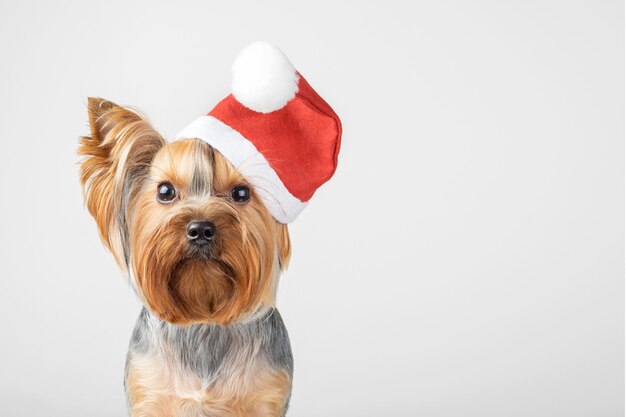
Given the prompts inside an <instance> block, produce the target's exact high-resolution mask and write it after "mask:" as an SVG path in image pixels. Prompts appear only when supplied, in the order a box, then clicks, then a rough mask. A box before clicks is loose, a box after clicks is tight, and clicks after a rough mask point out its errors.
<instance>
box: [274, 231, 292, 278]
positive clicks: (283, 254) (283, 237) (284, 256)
mask: <svg viewBox="0 0 626 417" xmlns="http://www.w3.org/2000/svg"><path fill="white" fill-rule="evenodd" d="M276 227H277V231H276V232H277V233H276V236H277V239H278V264H279V265H280V269H281V271H282V270H285V269H287V265H289V259H290V258H291V240H290V239H289V229H288V228H287V225H286V224H282V223H276Z"/></svg>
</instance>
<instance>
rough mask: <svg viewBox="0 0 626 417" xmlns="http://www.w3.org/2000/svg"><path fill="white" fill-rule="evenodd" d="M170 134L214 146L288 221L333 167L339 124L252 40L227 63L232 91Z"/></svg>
mask: <svg viewBox="0 0 626 417" xmlns="http://www.w3.org/2000/svg"><path fill="white" fill-rule="evenodd" d="M177 138H198V139H202V140H204V141H206V142H207V143H209V144H210V145H211V146H213V147H214V148H215V149H217V150H218V151H219V152H220V153H222V155H224V156H225V157H226V158H227V159H228V160H229V161H230V162H231V163H232V164H233V165H234V166H235V168H237V169H238V170H239V171H240V172H241V173H242V174H243V175H244V176H245V177H246V179H247V180H248V181H249V182H250V183H251V184H252V186H253V187H254V190H255V192H256V194H257V195H258V196H259V197H260V198H261V200H262V201H263V203H264V204H265V206H266V207H267V209H268V210H269V211H270V213H271V214H272V215H273V216H274V218H275V219H276V220H278V221H279V222H281V223H289V222H291V221H293V220H294V219H295V218H296V216H297V215H298V214H299V213H300V212H301V211H302V210H303V209H304V207H306V205H307V203H308V201H309V200H310V198H311V197H312V196H313V194H314V193H315V191H316V190H317V189H318V188H319V187H320V186H321V185H322V184H323V183H325V182H326V181H328V180H329V179H330V177H331V176H332V175H333V173H334V172H335V169H336V167H337V155H338V153H339V146H340V143H341V122H340V120H339V117H338V116H337V115H336V114H335V112H334V111H333V109H332V108H331V107H330V106H329V105H328V104H327V103H326V102H325V101H324V100H323V99H322V98H321V97H320V96H319V95H318V94H317V93H316V92H315V91H314V90H313V89H312V88H311V86H310V85H309V83H307V82H306V80H305V79H304V78H303V77H302V75H300V73H298V72H297V71H296V69H295V68H294V67H293V65H292V64H291V62H289V60H288V59H287V57H286V56H285V55H284V54H283V53H282V52H281V51H280V50H279V49H278V48H276V47H274V46H273V45H271V44H268V43H266V42H255V43H253V44H251V45H249V46H248V47H246V48H245V49H244V50H243V51H242V52H241V53H240V54H239V56H238V57H237V59H236V60H235V63H234V64H233V81H232V94H230V95H229V96H228V97H226V98H225V99H223V100H222V101H221V102H220V103H218V105H217V106H215V108H213V110H211V111H210V112H209V113H208V114H207V115H206V116H201V117H199V118H198V119H196V120H194V121H193V122H192V123H191V124H189V125H188V126H187V127H186V128H184V129H183V130H182V131H181V132H180V133H179V134H178V136H177Z"/></svg>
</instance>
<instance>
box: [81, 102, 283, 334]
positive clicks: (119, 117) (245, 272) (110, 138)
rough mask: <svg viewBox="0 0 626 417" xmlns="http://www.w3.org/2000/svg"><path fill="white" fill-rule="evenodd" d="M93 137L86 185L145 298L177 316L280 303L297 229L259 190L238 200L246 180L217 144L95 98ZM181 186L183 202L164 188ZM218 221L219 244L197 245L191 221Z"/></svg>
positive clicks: (193, 318) (87, 148)
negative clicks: (168, 130) (163, 129)
mask: <svg viewBox="0 0 626 417" xmlns="http://www.w3.org/2000/svg"><path fill="white" fill-rule="evenodd" d="M89 121H90V125H91V137H84V138H82V140H81V147H80V150H79V153H80V154H81V155H83V156H84V159H83V161H82V165H81V182H82V184H83V186H84V191H85V200H86V202H87V207H88V208H89V211H90V212H91V214H92V215H93V216H94V218H95V219H96V223H97V224H98V229H99V231H100V236H101V237H102V239H103V241H104V243H105V245H106V246H107V247H108V248H109V249H110V250H111V252H112V253H113V255H114V256H115V258H116V260H117V261H118V263H119V264H120V265H121V266H122V267H123V268H126V269H128V270H130V272H131V273H132V275H133V276H134V278H135V281H136V282H135V284H136V287H137V289H138V290H139V293H140V295H141V296H142V298H143V299H144V301H145V302H146V304H147V305H148V306H149V307H150V309H151V310H152V311H153V312H154V313H155V314H156V315H158V316H159V317H160V318H161V319H164V320H167V321H169V322H172V323H180V324H187V323H195V322H217V323H222V324H227V323H231V322H234V321H238V320H241V319H243V318H244V317H246V316H247V315H249V314H251V313H253V312H255V311H256V310H258V309H259V308H260V307H263V306H268V307H269V306H272V305H273V303H274V298H275V289H276V280H277V278H278V273H279V271H280V269H281V268H284V267H286V265H287V263H288V261H289V255H290V244H289V234H288V231H287V226H286V225H284V224H281V223H278V222H277V221H276V220H274V219H273V218H272V217H271V215H270V214H269V213H268V211H267V210H266V208H265V207H264V206H263V203H262V202H261V201H260V200H259V199H258V198H257V196H256V195H255V193H254V190H253V189H252V188H250V190H251V199H250V201H248V202H247V203H244V204H237V203H235V202H234V201H232V199H231V198H230V192H231V190H232V188H233V187H235V186H239V185H247V182H246V179H245V178H243V177H242V176H241V174H240V173H239V172H238V171H237V170H236V169H235V168H234V167H233V166H232V165H231V164H230V163H229V162H228V161H227V160H226V159H225V158H224V157H223V156H222V155H221V154H220V153H219V152H217V151H216V150H215V149H213V148H211V147H210V146H209V145H207V144H206V143H204V142H201V141H199V140H196V139H185V140H181V141H177V142H174V143H169V144H168V143H166V142H165V141H164V140H163V139H162V138H161V136H160V135H159V134H158V133H156V132H155V131H154V129H152V127H150V125H149V124H148V123H147V122H146V121H145V120H144V119H142V118H141V117H140V116H138V115H137V114H136V113H133V112H131V111H129V110H127V109H124V108H122V107H119V106H117V105H115V104H113V103H111V102H108V101H104V100H102V99H89ZM163 182H169V183H171V184H172V185H173V186H174V187H175V189H176V193H177V197H176V199H175V200H174V201H172V202H170V203H168V204H163V203H161V202H159V201H158V200H157V198H156V192H157V187H158V186H159V184H161V183H163ZM194 220H195V221H198V220H207V221H211V222H212V223H213V224H214V225H215V228H216V235H215V239H214V241H213V242H212V243H211V245H210V248H209V249H208V251H207V252H206V253H203V254H202V255H201V256H200V255H198V253H196V252H194V251H192V250H191V249H190V247H189V243H188V241H187V236H186V229H187V225H188V224H189V222H191V221H194Z"/></svg>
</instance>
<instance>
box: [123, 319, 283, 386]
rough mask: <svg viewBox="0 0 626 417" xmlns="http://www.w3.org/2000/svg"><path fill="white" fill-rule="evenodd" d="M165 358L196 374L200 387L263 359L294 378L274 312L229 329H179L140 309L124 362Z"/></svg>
mask: <svg viewBox="0 0 626 417" xmlns="http://www.w3.org/2000/svg"><path fill="white" fill-rule="evenodd" d="M152 354H157V355H165V356H164V358H166V360H169V361H170V362H173V363H175V364H177V365H178V366H182V367H185V369H186V370H187V371H190V372H193V373H194V374H196V375H197V376H199V377H200V378H201V379H202V381H203V382H204V384H206V385H209V384H210V383H211V382H213V381H215V380H218V379H219V378H220V377H222V376H227V375H228V373H229V368H230V367H232V366H234V364H237V363H242V362H244V363H255V362H257V361H264V362H266V363H268V364H269V365H270V366H273V367H276V368H279V369H282V370H285V371H287V372H288V373H289V375H290V376H291V375H293V357H292V355H291V346H290V343H289V336H288V334H287V329H286V328H285V325H284V323H283V320H282V318H281V316H280V314H279V312H278V310H277V309H275V308H271V309H269V310H268V311H267V312H265V313H263V314H261V315H259V316H258V317H255V318H254V319H251V320H249V321H246V322H241V323H235V324H231V325H228V326H221V325H217V324H193V325H190V326H178V325H174V324H171V323H168V322H165V321H162V320H160V319H158V318H157V317H155V316H154V315H153V314H151V313H150V312H149V311H148V310H147V309H145V308H144V309H143V310H142V312H141V314H140V315H139V319H138V320H137V323H136V325H135V330H134V331H133V336H132V338H131V341H130V347H129V350H128V357H127V364H128V363H129V362H130V361H131V360H132V358H133V357H134V356H135V355H152Z"/></svg>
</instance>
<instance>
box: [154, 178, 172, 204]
mask: <svg viewBox="0 0 626 417" xmlns="http://www.w3.org/2000/svg"><path fill="white" fill-rule="evenodd" d="M175 197H176V189H175V188H174V186H173V185H172V184H170V183H169V182H162V183H161V184H159V186H158V187H157V199H158V200H159V201H160V202H161V203H169V202H170V201H172V200H173V199H174V198H175Z"/></svg>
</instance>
